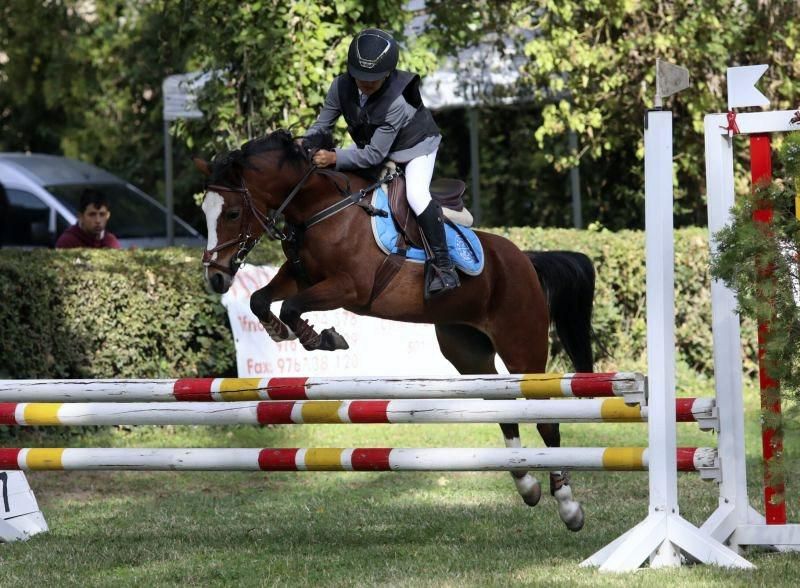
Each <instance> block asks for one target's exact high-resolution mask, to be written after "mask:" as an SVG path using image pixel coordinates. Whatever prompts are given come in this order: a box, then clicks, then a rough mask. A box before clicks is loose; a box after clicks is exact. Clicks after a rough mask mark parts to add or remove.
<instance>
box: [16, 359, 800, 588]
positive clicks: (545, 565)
mask: <svg viewBox="0 0 800 588" xmlns="http://www.w3.org/2000/svg"><path fill="white" fill-rule="evenodd" d="M681 377H682V379H683V380H684V381H685V379H686V378H685V376H684V375H682V376H681ZM681 388H682V389H686V390H692V391H693V392H697V391H698V390H699V391H700V393H701V394H702V393H703V392H705V394H706V395H710V394H711V391H710V389H709V384H708V382H706V381H702V380H696V379H695V380H691V381H689V382H688V383H687V382H684V384H683V386H682V387H681ZM746 405H747V410H748V421H747V422H748V425H747V435H748V458H749V464H750V466H749V480H750V485H751V488H752V492H751V497H752V498H753V500H754V506H755V507H756V508H761V505H760V504H758V500H759V498H760V496H761V492H760V490H759V488H758V487H759V483H760V475H761V474H760V467H759V453H760V444H759V431H758V426H759V425H758V415H757V411H758V400H757V397H756V393H755V392H754V391H753V390H750V391H749V392H748V395H747V401H746ZM523 434H524V436H525V437H524V439H523V442H524V443H525V444H526V445H541V441H540V440H539V438H538V435H536V432H535V428H534V427H533V426H525V427H524V430H523ZM678 436H679V437H678V439H679V444H682V445H714V444H715V440H714V439H713V438H711V437H709V435H708V434H705V433H701V432H699V431H698V430H697V429H696V427H693V426H691V425H679V428H678ZM562 438H563V441H564V445H565V446H567V445H569V446H605V445H638V444H642V445H645V444H646V442H647V434H646V428H645V427H644V426H643V425H635V424H632V425H563V426H562ZM788 441H789V442H791V438H790V439H788ZM56 442H57V443H56ZM7 444H8V445H20V446H22V445H27V446H52V445H56V444H60V445H64V446H73V447H80V446H117V447H121V446H131V447H135V446H154V447H159V446H161V447H182V446H185V447H268V446H275V447H298V446H300V447H301V446H330V447H336V446H339V447H348V446H349V447H352V446H396V447H424V446H461V447H470V446H502V440H501V436H500V431H499V428H498V427H496V426H494V425H439V426H431V425H390V426H386V425H358V426H353V425H351V426H341V425H311V426H296V427H291V426H286V427H271V428H255V427H228V428H221V427H220V428H210V427H139V428H132V429H122V428H117V429H101V430H98V431H97V432H95V433H91V434H82V435H59V436H57V437H55V438H54V437H53V435H52V433H51V434H49V435H48V436H46V437H44V438H42V435H41V433H36V432H30V433H29V432H21V433H20V437H19V438H17V439H13V442H7ZM786 455H787V457H788V464H787V465H788V473H787V476H788V489H789V497H790V501H789V502H788V504H787V505H788V507H789V517H790V519H791V520H797V519H798V512H797V501H796V500H791V497H792V496H793V495H792V490H796V489H797V488H798V487H799V486H800V485H799V484H798V482H800V475H798V472H797V470H796V467H794V466H795V465H796V463H797V462H796V456H797V451H796V449H795V448H794V447H792V446H791V444H790V443H789V444H787V451H786ZM539 477H540V479H542V480H545V479H546V474H544V475H540V476H539ZM29 480H30V483H31V486H32V487H33V488H34V490H35V492H36V495H37V497H38V500H39V503H40V506H41V508H42V510H43V512H44V513H45V516H46V518H47V520H48V523H49V525H50V527H51V532H50V533H47V534H43V535H40V536H37V537H35V538H33V539H32V540H30V541H28V542H26V543H15V544H9V545H3V546H1V547H0V586H48V585H52V586H59V587H60V586H108V585H114V586H139V585H147V586H153V585H155V586H160V585H176V584H181V585H190V586H225V585H236V586H265V585H266V586H271V585H279V586H280V585H291V586H305V585H314V584H318V585H325V586H372V585H390V586H494V585H498V586H508V585H541V584H563V583H567V584H568V585H571V586H631V585H632V586H678V585H680V586H683V585H686V584H688V583H692V584H693V585H694V586H698V587H699V586H716V585H727V586H754V585H757V586H762V585H771V586H781V585H790V584H791V585H794V584H796V580H795V578H796V577H797V576H798V573H800V555H795V554H774V553H769V552H757V551H751V552H749V553H748V554H747V557H748V558H749V559H750V560H751V561H752V562H753V563H755V564H756V565H757V566H758V570H756V571H754V572H742V571H725V570H721V569H716V568H713V567H710V566H696V567H685V568H682V569H679V570H644V571H641V572H639V573H637V574H635V575H622V576H616V575H604V574H600V573H599V572H597V571H595V570H592V569H581V568H578V567H577V565H578V563H580V561H581V560H582V559H583V558H585V557H587V556H589V555H591V554H592V553H593V552H594V551H596V550H597V549H599V548H601V547H602V546H604V545H605V544H607V543H608V542H610V541H611V540H613V539H615V538H616V537H618V536H619V535H620V534H622V533H623V532H624V531H626V530H627V529H629V528H630V527H632V526H633V525H635V524H636V523H637V522H639V521H640V520H641V519H642V518H643V517H644V516H645V514H646V512H647V476H646V474H645V473H638V472H637V473H629V474H623V473H589V472H586V473H582V472H581V473H577V472H576V473H575V474H573V484H574V489H575V492H576V496H577V498H578V499H579V500H581V502H582V503H583V505H584V508H585V510H586V526H585V527H584V529H583V530H582V531H581V532H579V533H570V532H569V531H567V530H566V528H565V527H564V525H563V524H562V523H561V521H560V519H559V518H558V514H557V511H556V504H555V501H554V500H553V499H552V498H550V497H549V496H544V497H543V499H542V502H541V503H540V504H539V506H537V507H536V508H533V509H531V508H528V507H526V506H524V505H523V504H522V502H521V500H519V498H518V497H517V496H516V492H515V491H514V490H513V484H512V482H511V480H510V479H509V476H508V474H505V473H475V474H473V473H459V474H447V473H410V472H409V473H385V472H384V473H360V472H359V473H328V472H314V473H252V474H247V473H170V472H163V473H159V472H154V473H145V472H119V473H106V472H95V473H90V472H75V473H66V472H38V473H34V474H32V475H30V476H29ZM679 485H680V493H681V508H682V514H683V515H684V516H686V518H687V519H689V520H690V521H692V522H694V523H696V524H699V523H701V522H702V521H703V520H705V518H706V517H707V516H708V515H709V514H710V513H711V512H712V511H713V510H714V508H715V507H716V504H717V495H716V489H715V487H714V485H713V483H709V482H703V481H701V480H700V479H699V478H698V477H697V476H695V475H681V476H680V477H679ZM545 486H546V483H545Z"/></svg>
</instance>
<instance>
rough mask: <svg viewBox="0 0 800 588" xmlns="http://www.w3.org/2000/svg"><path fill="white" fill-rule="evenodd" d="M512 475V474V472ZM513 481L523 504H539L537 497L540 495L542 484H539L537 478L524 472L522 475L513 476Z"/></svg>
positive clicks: (539, 497)
mask: <svg viewBox="0 0 800 588" xmlns="http://www.w3.org/2000/svg"><path fill="white" fill-rule="evenodd" d="M512 476H514V474H513V473H512ZM514 483H515V484H516V485H517V492H519V495H520V496H521V497H522V501H523V502H524V503H525V504H527V505H528V506H536V505H537V504H539V499H541V497H542V486H541V484H539V480H537V479H536V478H534V477H533V476H531V475H530V474H525V475H524V476H522V477H517V476H514Z"/></svg>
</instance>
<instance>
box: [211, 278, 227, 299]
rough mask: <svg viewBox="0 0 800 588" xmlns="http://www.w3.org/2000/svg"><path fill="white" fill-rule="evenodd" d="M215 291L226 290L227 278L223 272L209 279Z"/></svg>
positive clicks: (220, 292)
mask: <svg viewBox="0 0 800 588" xmlns="http://www.w3.org/2000/svg"><path fill="white" fill-rule="evenodd" d="M209 281H210V282H211V288H213V290H214V292H216V293H218V294H222V293H224V291H225V278H224V277H223V276H222V274H213V275H212V276H211V278H210V280H209Z"/></svg>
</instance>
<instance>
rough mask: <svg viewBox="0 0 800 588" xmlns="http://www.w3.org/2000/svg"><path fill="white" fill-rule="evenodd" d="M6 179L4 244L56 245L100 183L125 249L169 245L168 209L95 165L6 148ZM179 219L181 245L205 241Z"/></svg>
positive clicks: (0, 165)
mask: <svg viewBox="0 0 800 588" xmlns="http://www.w3.org/2000/svg"><path fill="white" fill-rule="evenodd" d="M0 184H2V185H3V187H4V188H5V191H6V194H7V197H8V204H9V206H8V210H7V212H6V214H5V215H4V218H0V223H2V226H0V229H2V230H0V237H2V239H3V243H0V245H2V246H4V247H24V248H31V247H53V245H54V244H55V242H56V239H57V238H58V236H59V235H61V233H63V232H64V230H65V229H66V228H67V227H69V226H71V225H74V224H75V223H76V222H77V216H76V215H77V212H78V205H79V202H80V197H81V193H82V192H83V190H85V189H86V188H94V189H96V190H98V191H100V192H102V193H103V194H104V195H105V196H106V197H107V198H108V205H109V208H110V210H111V219H110V220H109V222H108V230H109V231H111V232H112V233H113V234H114V235H116V237H117V239H119V242H120V243H121V244H122V246H123V247H124V248H128V247H130V246H133V245H135V246H137V247H164V246H166V245H167V237H166V234H167V229H166V218H167V216H166V215H167V212H166V208H164V206H163V205H161V204H160V203H159V202H158V201H157V200H155V199H154V198H152V197H150V196H148V195H147V194H145V193H144V192H142V191H141V190H139V189H138V188H136V187H135V186H133V185H131V184H129V183H128V182H126V181H124V180H122V179H120V178H118V177H117V176H115V175H113V174H111V173H109V172H107V171H104V170H102V169H100V168H98V167H95V166H93V165H89V164H87V163H82V162H80V161H75V160H74V159H68V158H66V157H59V156H55V155H37V154H24V153H0ZM174 218H175V224H174V226H175V244H176V245H204V244H205V240H204V239H203V237H202V236H201V235H200V233H198V232H197V231H195V230H194V229H193V228H192V227H191V226H190V225H189V224H187V223H186V222H184V221H183V220H181V219H179V218H178V217H174Z"/></svg>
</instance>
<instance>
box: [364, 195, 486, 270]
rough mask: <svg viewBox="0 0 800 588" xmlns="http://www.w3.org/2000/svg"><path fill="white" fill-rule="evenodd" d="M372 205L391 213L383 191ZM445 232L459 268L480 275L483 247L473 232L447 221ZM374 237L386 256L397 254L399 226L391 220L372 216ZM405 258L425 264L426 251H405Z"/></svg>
mask: <svg viewBox="0 0 800 588" xmlns="http://www.w3.org/2000/svg"><path fill="white" fill-rule="evenodd" d="M372 206H374V207H375V208H379V209H381V210H385V211H386V212H389V197H388V196H387V194H386V192H384V191H383V188H378V189H376V190H375V191H374V192H373V194H372ZM444 232H445V235H446V236H447V248H448V249H449V250H450V257H451V258H452V260H453V263H454V264H455V265H456V267H457V268H458V269H459V270H461V271H462V272H464V273H465V274H467V275H468V276H477V275H478V274H480V273H481V272H482V271H483V247H482V246H481V242H480V241H479V240H478V237H477V235H475V232H474V231H473V230H472V229H469V228H467V227H462V226H460V225H455V227H454V226H453V225H451V224H450V223H447V222H445V225H444ZM372 234H373V235H375V241H376V242H377V243H378V247H380V248H381V249H382V250H383V252H384V253H386V254H387V255H389V254H390V253H397V236H398V233H397V227H396V226H395V224H394V221H393V220H392V218H391V217H389V216H387V217H383V216H373V217H372ZM406 259H408V260H409V261H414V262H416V263H423V262H424V261H425V251H424V250H422V249H417V248H416V247H411V248H409V249H408V250H407V252H406Z"/></svg>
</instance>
